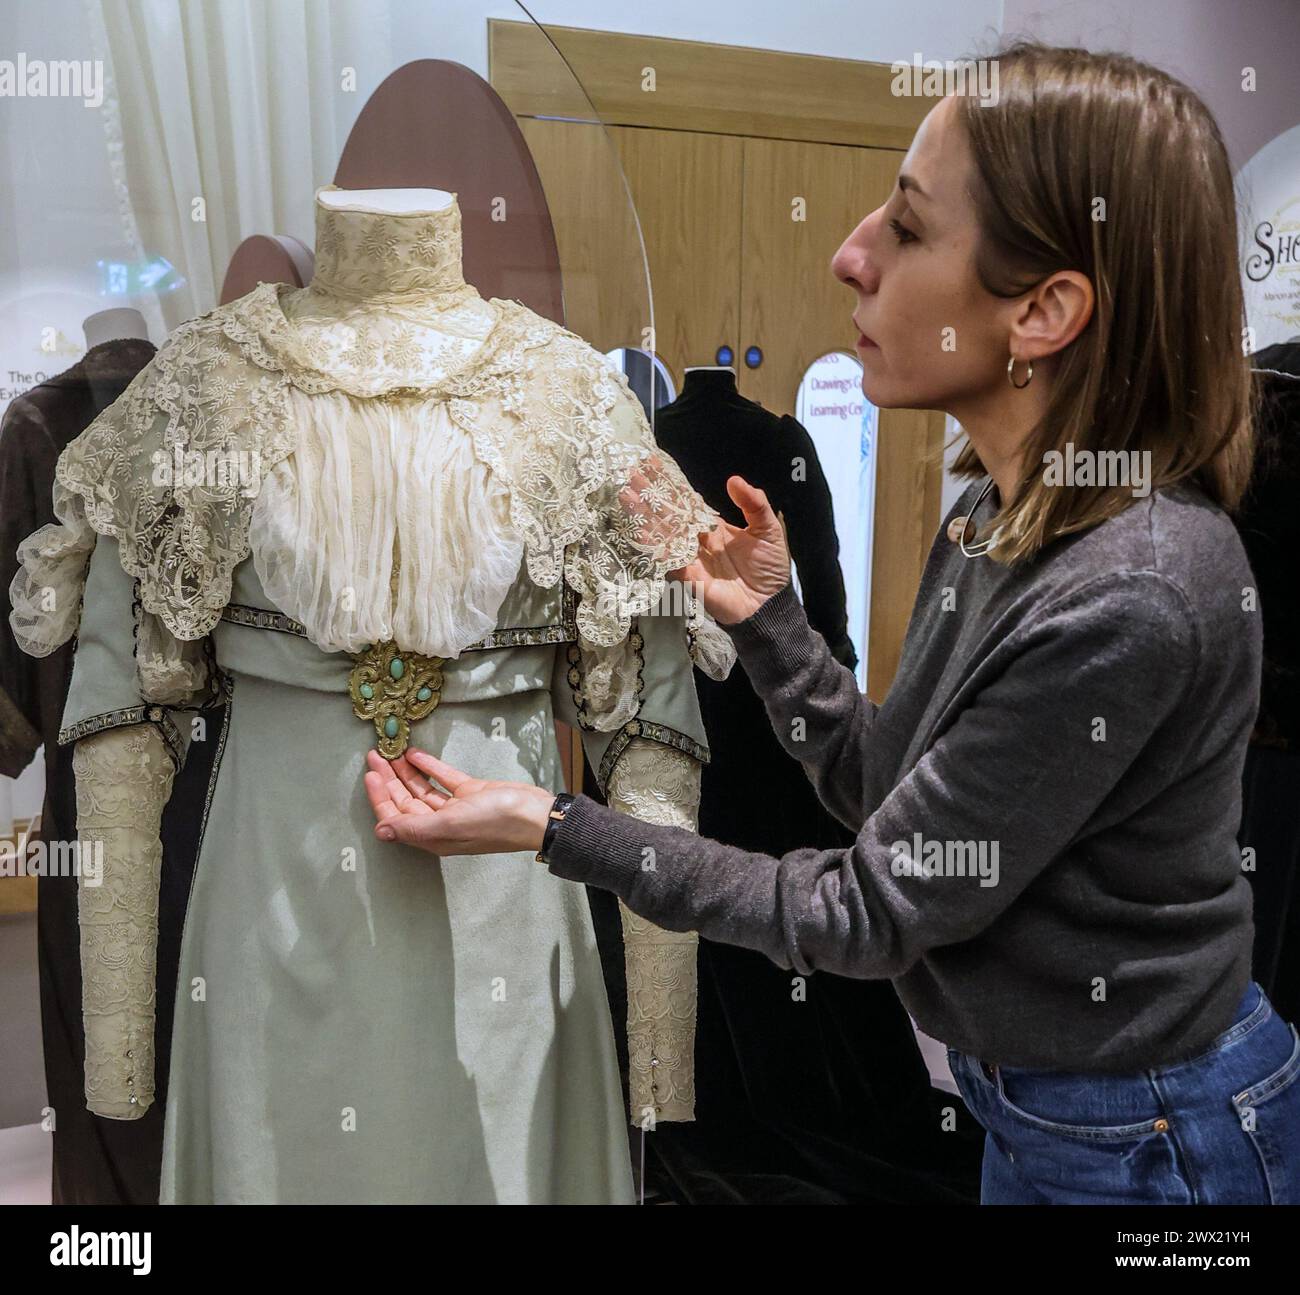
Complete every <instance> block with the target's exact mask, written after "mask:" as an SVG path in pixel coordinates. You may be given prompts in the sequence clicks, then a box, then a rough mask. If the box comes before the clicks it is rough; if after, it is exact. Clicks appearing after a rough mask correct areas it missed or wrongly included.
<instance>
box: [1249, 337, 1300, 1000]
mask: <svg viewBox="0 0 1300 1295" xmlns="http://www.w3.org/2000/svg"><path fill="white" fill-rule="evenodd" d="M1251 365H1252V367H1253V368H1254V369H1255V371H1256V382H1257V383H1258V384H1259V387H1260V408H1259V418H1258V421H1257V432H1258V444H1257V447H1256V451H1255V465H1254V470H1253V472H1252V474H1251V482H1250V488H1249V490H1248V491H1247V493H1246V498H1245V499H1244V500H1243V502H1242V506H1241V508H1240V509H1239V511H1238V513H1237V517H1236V521H1237V529H1238V531H1239V532H1240V534H1241V540H1242V543H1243V544H1244V546H1245V549H1246V555H1247V556H1248V557H1249V558H1250V565H1251V567H1252V569H1253V570H1254V572H1255V578H1256V581H1257V583H1258V588H1259V606H1260V611H1261V614H1262V616H1263V621H1264V667H1263V672H1262V676H1261V679H1260V702H1259V718H1258V720H1257V721H1256V723H1255V732H1254V734H1253V736H1252V738H1251V745H1250V748H1249V750H1248V751H1247V753H1246V766H1245V770H1244V773H1243V777H1242V822H1241V835H1240V841H1241V845H1242V846H1243V847H1249V848H1251V849H1253V850H1254V852H1255V867H1254V870H1253V871H1250V870H1248V871H1247V873H1246V876H1247V878H1248V879H1249V880H1250V883H1251V886H1252V888H1253V890H1254V899H1255V906H1254V914H1255V945H1254V966H1253V970H1254V976H1255V979H1256V980H1258V981H1259V983H1260V984H1261V985H1262V986H1263V987H1264V991H1265V993H1267V994H1268V996H1269V998H1270V999H1271V1000H1272V1002H1273V1005H1274V1007H1276V1008H1277V1011H1278V1013H1279V1014H1280V1015H1281V1016H1282V1017H1283V1018H1284V1019H1286V1020H1288V1021H1296V1020H1300V508H1298V507H1297V506H1296V501H1297V499H1300V342H1298V341H1292V342H1282V343H1279V344H1278V345H1276V346H1270V347H1267V348H1265V349H1264V350H1262V351H1258V352H1256V353H1255V354H1254V355H1253V356H1251Z"/></svg>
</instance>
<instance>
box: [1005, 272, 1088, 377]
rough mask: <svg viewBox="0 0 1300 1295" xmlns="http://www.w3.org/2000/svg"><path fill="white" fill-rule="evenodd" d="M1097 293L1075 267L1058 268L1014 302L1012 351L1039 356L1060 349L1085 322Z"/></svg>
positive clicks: (1033, 357) (1029, 357) (1026, 357)
mask: <svg viewBox="0 0 1300 1295" xmlns="http://www.w3.org/2000/svg"><path fill="white" fill-rule="evenodd" d="M1095 304H1096V295H1095V294H1094V292H1093V289H1092V281H1091V280H1090V279H1089V278H1088V276H1087V275H1086V274H1080V273H1079V271H1078V270H1057V271H1056V272H1055V273H1053V274H1049V275H1048V276H1047V277H1046V278H1045V279H1044V280H1043V281H1042V282H1041V283H1039V284H1037V285H1036V286H1035V287H1033V288H1032V289H1031V290H1030V291H1029V292H1027V293H1025V295H1024V296H1023V297H1022V298H1021V299H1020V301H1019V302H1018V303H1017V309H1016V312H1015V314H1014V316H1013V317H1012V321H1011V338H1010V344H1011V353H1012V354H1013V355H1014V356H1016V358H1017V359H1021V360H1038V359H1042V358H1043V357H1044V356H1048V355H1055V354H1056V353H1057V352H1058V351H1063V350H1064V349H1065V348H1066V347H1067V346H1069V344H1070V343H1071V342H1072V341H1074V339H1075V338H1076V337H1078V336H1079V334H1080V333H1081V332H1083V330H1084V329H1085V328H1086V327H1087V326H1088V321H1089V320H1090V319H1091V318H1092V311H1093V307H1094V305H1095Z"/></svg>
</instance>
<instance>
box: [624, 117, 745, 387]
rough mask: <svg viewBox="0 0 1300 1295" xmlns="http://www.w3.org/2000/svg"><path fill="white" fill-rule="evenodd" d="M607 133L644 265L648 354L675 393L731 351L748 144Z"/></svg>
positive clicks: (659, 133)
mask: <svg viewBox="0 0 1300 1295" xmlns="http://www.w3.org/2000/svg"><path fill="white" fill-rule="evenodd" d="M610 133H611V135H613V137H614V139H615V141H616V143H617V145H618V150H619V156H620V157H621V158H622V161H623V169H624V173H625V174H626V175H627V182H628V186H629V188H630V189H631V191H632V200H633V202H634V203H635V204H636V210H637V215H638V217H639V218H640V221H641V234H642V237H643V238H644V240H645V247H646V256H647V258H648V260H649V264H650V286H651V291H652V295H653V302H654V326H655V338H654V341H655V346H654V349H655V352H656V354H657V355H658V356H659V358H660V359H661V360H662V361H663V362H664V364H665V365H667V367H668V369H669V372H670V373H671V374H672V379H673V384H674V386H675V387H676V389H677V390H678V391H680V390H681V386H682V372H683V370H684V369H685V368H686V367H687V366H688V365H698V364H713V363H715V362H716V359H715V357H716V355H717V350H718V347H719V346H720V345H722V344H723V343H724V342H725V343H727V344H729V345H730V346H731V347H732V348H733V350H734V349H735V346H736V334H737V329H738V328H739V325H740V238H741V231H740V211H741V203H740V199H741V168H742V165H743V158H744V141H743V140H741V139H737V138H735V137H734V136H731V135H709V134H696V133H693V132H691V131H672V130H646V129H632V128H627V127H616V128H614V129H613V130H611V132H610ZM628 344H629V345H639V341H638V340H637V339H634V338H629V339H628Z"/></svg>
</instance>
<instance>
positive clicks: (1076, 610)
mask: <svg viewBox="0 0 1300 1295" xmlns="http://www.w3.org/2000/svg"><path fill="white" fill-rule="evenodd" d="M976 490H977V487H974V486H973V487H971V489H970V490H968V491H967V492H966V494H965V495H964V496H963V497H962V499H961V500H960V501H959V502H958V504H957V506H956V508H955V509H954V512H953V514H951V515H956V514H960V513H964V512H965V511H966V510H967V509H969V508H970V507H971V505H972V503H973V502H974V498H975V494H976ZM991 511H992V509H991V501H988V502H987V503H986V504H985V505H983V506H981V508H980V510H979V512H978V514H977V516H976V522H977V523H979V522H981V521H983V522H985V523H986V524H987V520H988V517H989V516H990V515H991ZM951 515H950V516H951ZM1253 585H1254V579H1253V576H1252V573H1251V570H1250V566H1249V564H1248V562H1247V561H1246V557H1245V554H1244V552H1243V550H1242V547H1241V544H1240V543H1239V541H1238V539H1237V534H1236V531H1235V529H1234V527H1233V525H1232V523H1231V522H1230V520H1229V519H1228V518H1227V517H1226V516H1225V515H1224V514H1223V513H1222V512H1221V511H1220V510H1219V509H1218V508H1216V507H1214V506H1213V505H1212V504H1210V503H1209V502H1208V501H1207V500H1206V499H1205V497H1204V496H1203V495H1201V494H1200V493H1199V492H1197V491H1195V490H1194V489H1192V488H1191V487H1187V486H1178V487H1174V488H1170V489H1166V490H1161V491H1157V492H1155V493H1153V494H1152V495H1150V496H1149V497H1147V498H1145V499H1140V500H1137V501H1135V502H1134V503H1133V504H1132V505H1131V506H1130V507H1128V508H1127V509H1126V510H1125V511H1124V512H1123V513H1121V514H1120V515H1119V516H1118V517H1115V518H1112V519H1110V520H1109V521H1106V522H1103V523H1102V524H1101V525H1099V526H1096V527H1094V528H1092V529H1091V530H1088V531H1085V532H1083V533H1081V534H1076V535H1072V536H1069V537H1066V538H1064V539H1061V540H1057V541H1056V542H1054V543H1053V544H1051V545H1049V546H1048V547H1047V548H1046V549H1045V550H1044V551H1043V552H1042V553H1040V554H1039V555H1038V556H1037V557H1036V558H1035V559H1033V560H1031V561H1029V562H1027V563H1023V564H1020V565H1019V566H1017V567H1014V568H1008V567H1005V566H1003V565H1001V564H998V563H995V562H993V561H992V560H991V559H989V558H987V557H976V558H969V559H968V558H966V557H964V556H963V555H962V554H961V552H960V551H959V549H958V546H957V545H956V544H954V543H952V542H951V541H950V540H949V539H948V538H947V533H946V525H945V526H944V527H943V528H941V529H940V531H939V533H938V536H937V537H936V539H935V542H934V545H933V547H932V548H931V551H930V555H929V559H928V560H927V562H926V566H925V572H924V574H923V577H922V580H921V587H920V591H919V593H918V595H917V600H916V606H915V608H914V610H913V613H912V618H911V622H910V623H909V625H908V628H907V635H906V638H905V640H904V644H903V652H902V659H901V661H900V664H899V669H898V676H897V679H896V680H895V682H894V685H893V687H892V688H891V689H890V691H889V695H888V697H887V698H886V699H885V701H884V703H883V704H882V705H880V706H876V705H875V704H874V703H872V702H870V701H868V700H867V699H866V698H865V697H864V696H863V695H862V694H861V693H860V692H859V691H858V688H857V684H856V680H855V678H854V676H853V674H852V673H851V672H850V671H848V670H846V669H845V668H844V667H843V666H841V665H840V664H839V663H838V662H837V661H835V660H834V658H833V657H832V656H831V654H830V652H829V650H828V649H827V647H826V644H825V641H824V640H823V639H822V638H821V636H820V635H818V634H817V633H816V632H815V631H813V630H812V629H810V628H809V625H808V622H807V619H806V617H805V616H804V613H803V608H802V606H801V604H800V603H799V600H798V598H797V597H796V596H795V594H794V591H793V588H792V587H791V586H790V585H787V586H786V587H785V588H784V589H783V590H782V591H781V592H780V593H778V594H777V595H775V596H774V597H772V598H769V599H768V601H767V602H765V603H764V604H763V605H762V606H761V607H760V608H759V609H758V611H757V612H755V613H754V614H753V615H752V616H750V617H749V618H748V619H747V620H744V621H742V622H740V623H739V624H737V625H733V626H729V627H727V628H728V632H729V633H730V634H731V636H732V638H733V640H734V641H735V644H736V648H737V652H738V654H739V658H740V663H741V664H742V665H743V667H744V669H745V670H746V672H747V673H748V675H749V677H750V679H751V681H752V682H753V685H754V688H755V690H756V691H757V692H758V694H759V695H760V696H761V697H762V698H763V699H764V702H765V704H766V706H767V710H768V714H769V716H770V718H771V721H772V725H773V727H774V729H775V731H776V733H777V735H778V736H779V738H780V740H781V742H782V744H783V745H784V746H785V748H786V750H788V751H789V752H790V754H791V755H793V756H794V757H795V758H796V759H798V760H799V761H800V762H801V764H802V766H803V768H804V770H805V772H806V773H807V775H808V777H809V778H810V779H811V780H812V783H813V785H814V787H815V788H816V789H817V792H818V794H819V796H820V797H821V799H822V801H823V802H824V803H825V804H826V806H827V807H828V808H829V809H830V810H831V811H832V812H833V813H834V814H835V815H836V816H837V817H838V818H839V819H840V820H841V821H842V822H843V823H845V824H846V825H847V826H848V827H849V828H850V829H851V830H853V831H854V832H856V833H857V834H858V835H857V841H856V842H855V844H854V845H853V846H852V847H851V848H846V849H836V850H815V849H799V850H794V851H792V852H790V853H789V854H786V855H784V856H783V857H781V858H779V859H778V858H772V857H768V856H765V855H761V854H753V853H750V852H749V851H746V850H741V849H736V848H734V847H731V846H726V845H721V844H719V843H717V842H713V841H708V840H703V839H701V838H699V837H697V836H694V835H692V834H691V833H689V832H687V831H683V830H681V829H678V828H670V827H662V826H657V825H653V824H648V823H644V822H641V821H639V820H637V819H634V818H631V817H628V816H626V815H623V814H621V813H618V812H616V811H615V810H611V809H608V808H606V807H604V806H602V805H599V804H597V803H596V802H595V801H593V800H591V799H590V798H588V797H586V796H579V797H578V798H577V800H576V801H575V802H574V804H573V806H572V807H571V808H570V811H569V814H568V817H567V818H566V819H565V821H564V823H563V824H562V825H561V826H560V828H559V830H558V831H557V833H556V835H555V838H554V841H553V843H552V847H551V849H550V852H549V862H550V868H551V871H552V872H553V873H555V874H556V875H557V876H560V877H566V878H569V879H571V880H574V881H583V882H588V883H590V884H592V885H595V886H599V887H602V888H604V889H606V890H611V891H614V892H616V893H617V894H618V895H620V896H622V898H623V899H624V900H625V901H626V903H627V904H628V906H629V907H630V908H631V909H633V910H634V911H635V912H637V913H640V914H641V915H643V916H644V917H646V918H649V919H650V920H651V921H653V922H655V923H657V924H658V925H660V926H662V927H664V928H666V929H668V930H692V929H693V930H698V931H699V932H700V934H701V935H703V936H706V937H707V938H709V939H711V940H716V941H720V942H722V943H725V944H736V945H741V946H743V947H745V948H751V949H758V950H761V951H762V952H763V953H764V954H766V955H767V956H768V957H769V958H771V959H772V960H773V961H774V962H776V963H777V964H778V965H779V966H782V967H786V968H791V969H793V970H794V971H795V972H796V973H798V974H800V975H803V974H807V973H809V972H815V971H819V970H825V971H830V972H836V973H838V974H840V975H845V976H854V977H862V978H888V979H890V980H892V981H893V983H894V986H895V989H896V990H897V992H898V995H899V997H900V998H901V999H902V1001H903V1004H904V1005H905V1006H906V1008H907V1010H908V1011H909V1012H910V1013H911V1014H912V1016H913V1017H914V1018H915V1020H916V1021H917V1023H918V1024H919V1025H920V1026H921V1028H922V1029H923V1030H925V1031H926V1032H927V1033H928V1034H930V1035H932V1036H934V1037H935V1038H937V1039H940V1040H942V1041H943V1042H945V1043H947V1044H949V1045H950V1046H951V1047H954V1048H956V1049H958V1050H959V1051H962V1052H967V1053H970V1054H973V1055H974V1056H976V1057H979V1058H980V1059H982V1060H985V1061H989V1062H994V1063H999V1064H1002V1065H1009V1066H1030V1067H1036V1068H1045V1069H1067V1070H1096V1071H1111V1072H1114V1071H1129V1070H1135V1069H1142V1068H1146V1067H1153V1066H1158V1065H1164V1064H1169V1063H1172V1062H1175V1061H1178V1060H1182V1059H1185V1058H1188V1057H1190V1056H1193V1055H1195V1054H1196V1053H1198V1052H1199V1051H1201V1050H1202V1049H1203V1048H1204V1047H1205V1046H1206V1045H1207V1044H1208V1043H1209V1042H1210V1041H1211V1040H1212V1039H1213V1038H1214V1037H1215V1036H1216V1035H1218V1034H1219V1033H1221V1032H1222V1031H1223V1030H1225V1029H1226V1028H1227V1027H1228V1025H1229V1024H1230V1023H1231V1020H1232V1016H1233V1012H1234V1009H1235V1008H1236V1007H1237V1005H1238V1003H1239V1002H1240V1000H1241V997H1242V995H1243V993H1244V992H1245V989H1246V986H1247V984H1248V983H1249V978H1250V956H1251V936H1252V928H1251V893H1250V888H1249V884H1248V882H1247V880H1246V878H1245V877H1244V876H1243V875H1242V860H1241V857H1240V854H1239V852H1238V848H1237V844H1236V832H1237V828H1238V824H1239V820H1240V813H1241V793H1240V780H1241V772H1242V764H1243V761H1244V758H1245V753H1246V742H1247V738H1248V736H1249V734H1250V730H1251V725H1252V723H1253V721H1254V717H1255V713H1256V709H1257V706H1258V698H1259V675H1260V653H1261V630H1260V616H1259V612H1258V611H1257V610H1255V609H1254V601H1253V598H1252V591H1253Z"/></svg>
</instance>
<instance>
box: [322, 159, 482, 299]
mask: <svg viewBox="0 0 1300 1295" xmlns="http://www.w3.org/2000/svg"><path fill="white" fill-rule="evenodd" d="M343 192H345V191H344V190H342V189H340V188H339V186H338V185H336V184H327V185H323V186H322V187H321V188H319V189H317V190H316V271H315V275H314V277H313V278H312V281H311V284H310V287H311V291H312V295H313V296H316V295H322V294H323V295H325V296H329V297H337V298H341V299H343V300H345V301H362V302H375V303H380V302H393V303H398V302H402V301H420V302H424V303H429V302H431V301H433V300H437V301H441V300H442V299H448V300H451V299H461V298H465V297H469V296H473V295H476V294H475V292H474V289H473V287H472V286H471V285H469V284H467V283H466V282H465V276H464V272H463V269H462V265H461V219H460V204H459V202H457V199H456V194H454V193H453V194H452V195H451V201H450V202H449V203H448V204H447V205H446V206H445V207H443V208H441V209H437V210H433V209H428V210H422V211H409V212H389V211H380V210H379V209H377V208H375V207H371V206H367V205H366V203H365V202H364V200H360V199H359V200H357V201H353V202H348V203H347V204H346V205H344V206H341V207H339V206H331V205H329V204H327V203H325V202H322V201H321V195H322V194H323V193H343Z"/></svg>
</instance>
